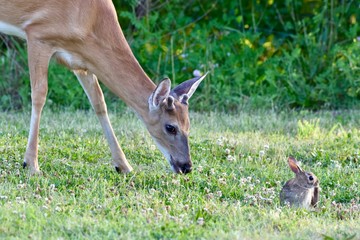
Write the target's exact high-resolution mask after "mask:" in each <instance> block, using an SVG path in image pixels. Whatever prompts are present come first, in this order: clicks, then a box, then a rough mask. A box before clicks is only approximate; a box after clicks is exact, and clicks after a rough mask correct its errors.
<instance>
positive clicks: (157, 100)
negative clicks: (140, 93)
mask: <svg viewBox="0 0 360 240" xmlns="http://www.w3.org/2000/svg"><path fill="white" fill-rule="evenodd" d="M170 87H171V82H170V79H168V78H165V79H164V80H162V81H161V82H160V83H159V85H158V86H157V87H156V89H155V90H154V92H153V93H152V94H151V95H150V97H149V109H150V111H151V110H153V109H157V108H159V106H160V104H161V103H162V102H164V100H165V99H167V98H168V96H169V94H170Z"/></svg>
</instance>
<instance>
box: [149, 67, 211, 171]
mask: <svg viewBox="0 0 360 240" xmlns="http://www.w3.org/2000/svg"><path fill="white" fill-rule="evenodd" d="M205 76H206V74H205V75H203V76H201V77H196V78H193V79H190V80H187V81H185V82H183V83H181V84H180V85H178V86H177V87H175V88H174V89H172V90H171V82H170V80H169V79H168V78H166V79H164V80H163V81H162V82H160V83H159V85H158V86H157V87H156V89H155V90H154V92H153V93H152V94H151V95H150V97H149V115H150V116H149V118H148V119H149V120H150V121H148V122H146V123H145V125H146V126H147V128H148V130H149V132H150V134H151V136H152V138H153V139H154V140H155V142H156V145H157V146H158V148H159V149H160V151H161V152H162V153H163V154H164V156H165V157H166V159H167V160H168V162H169V163H170V166H171V169H172V170H173V171H174V172H176V173H189V172H191V170H192V163H191V157H190V148H189V130H190V120H189V113H188V100H189V99H190V98H191V96H192V95H193V93H194V92H195V90H196V89H197V87H198V86H199V84H200V82H201V81H202V80H203V79H204V78H205Z"/></svg>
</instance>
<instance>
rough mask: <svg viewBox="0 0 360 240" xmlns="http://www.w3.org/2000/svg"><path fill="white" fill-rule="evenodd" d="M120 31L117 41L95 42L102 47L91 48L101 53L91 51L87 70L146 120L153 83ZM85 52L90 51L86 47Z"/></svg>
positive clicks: (153, 88)
mask: <svg viewBox="0 0 360 240" xmlns="http://www.w3.org/2000/svg"><path fill="white" fill-rule="evenodd" d="M119 33H120V34H119V36H117V41H116V42H113V43H103V42H96V41H95V43H94V44H95V45H101V47H100V48H92V49H101V52H94V53H91V56H92V57H89V59H88V62H90V64H91V65H92V66H90V67H89V69H91V70H92V71H93V72H94V74H95V75H96V76H97V77H98V78H99V80H100V81H101V82H102V83H103V84H104V85H105V86H106V87H108V88H109V89H110V91H112V92H113V93H114V94H115V95H117V96H118V97H120V98H121V99H122V100H123V101H124V102H125V103H126V104H127V105H128V106H130V107H131V108H133V109H134V110H135V111H136V113H137V114H138V115H139V116H140V117H141V118H142V120H143V121H146V119H147V118H148V114H149V105H148V99H149V97H150V95H151V93H152V92H153V91H154V90H155V88H156V85H155V84H154V83H153V82H152V81H151V79H150V78H149V77H148V76H147V75H146V73H145V72H144V70H143V69H142V67H141V66H140V64H139V62H138V61H137V60H136V58H135V56H134V55H133V53H132V51H131V49H130V47H129V45H128V43H127V42H126V40H125V37H124V36H123V34H122V32H121V30H120V32H119ZM90 49H91V48H90ZM85 51H89V48H87V49H85ZM94 56H96V57H95V58H94Z"/></svg>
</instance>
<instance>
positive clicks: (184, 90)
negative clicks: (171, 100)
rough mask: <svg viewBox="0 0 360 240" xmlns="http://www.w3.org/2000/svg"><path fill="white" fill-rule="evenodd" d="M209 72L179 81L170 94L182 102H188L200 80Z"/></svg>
mask: <svg viewBox="0 0 360 240" xmlns="http://www.w3.org/2000/svg"><path fill="white" fill-rule="evenodd" d="M208 73H209V72H207V73H205V74H204V75H203V76H201V77H196V78H193V79H190V80H187V81H185V82H182V83H180V84H179V85H178V86H176V87H175V88H174V89H173V90H172V91H171V93H170V94H171V95H172V96H174V97H175V98H176V99H178V100H179V101H180V102H181V103H183V104H186V105H187V104H188V100H189V98H191V96H192V95H193V93H194V92H195V90H196V89H197V87H198V86H199V84H200V83H201V81H202V80H203V79H204V78H205V77H206V75H207V74H208Z"/></svg>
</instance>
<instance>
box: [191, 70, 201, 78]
mask: <svg viewBox="0 0 360 240" xmlns="http://www.w3.org/2000/svg"><path fill="white" fill-rule="evenodd" d="M193 75H194V77H201V76H202V74H201V72H200V70H198V69H195V70H194V71H193Z"/></svg>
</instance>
